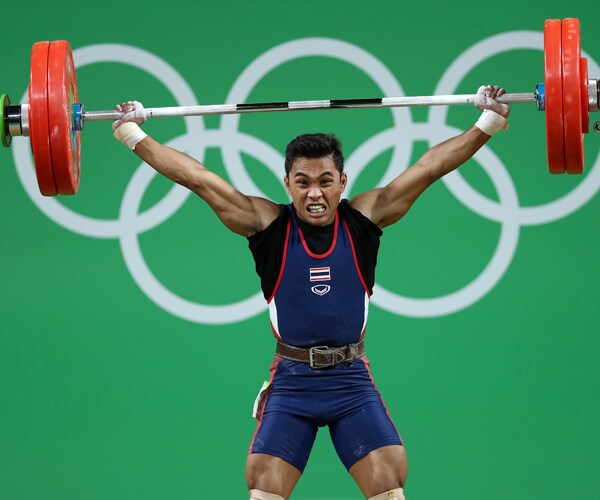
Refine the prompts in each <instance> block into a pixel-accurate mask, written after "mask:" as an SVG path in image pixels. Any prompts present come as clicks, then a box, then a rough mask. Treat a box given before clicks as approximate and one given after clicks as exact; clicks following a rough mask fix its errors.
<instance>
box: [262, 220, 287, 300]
mask: <svg viewBox="0 0 600 500" xmlns="http://www.w3.org/2000/svg"><path fill="white" fill-rule="evenodd" d="M291 227H292V222H291V220H288V223H287V228H286V230H285V243H284V244H283V257H282V258H281V267H280V268H279V276H278V277H277V283H275V288H273V293H272V294H271V296H270V297H269V300H267V304H269V303H270V302H271V301H272V300H273V297H275V294H276V293H277V289H278V288H279V283H281V278H282V277H283V270H284V269H285V260H286V258H287V250H288V242H289V241H290V228H291Z"/></svg>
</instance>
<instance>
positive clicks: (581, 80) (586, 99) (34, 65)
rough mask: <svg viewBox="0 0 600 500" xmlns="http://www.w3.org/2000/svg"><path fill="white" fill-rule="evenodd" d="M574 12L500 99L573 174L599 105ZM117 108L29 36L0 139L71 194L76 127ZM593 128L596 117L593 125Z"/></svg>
mask: <svg viewBox="0 0 600 500" xmlns="http://www.w3.org/2000/svg"><path fill="white" fill-rule="evenodd" d="M580 40H581V37H580V26H579V20H578V19H575V18H567V19H563V20H562V21H561V20H560V19H548V20H546V21H545V23H544V83H539V84H538V85H537V86H536V89H535V92H530V93H514V94H504V95H503V96H501V97H499V98H498V101H499V102H503V103H511V104H512V103H521V102H535V103H536V107H537V109H538V110H540V111H545V113H546V143H547V156H548V169H549V171H550V173H553V174H559V173H565V172H567V173H570V174H581V173H582V172H583V166H584V150H583V134H585V133H588V132H589V128H590V127H589V113H590V112H597V111H598V110H599V100H600V95H599V94H600V92H599V82H598V80H597V79H589V78H588V74H587V60H586V59H585V58H582V57H581V42H580ZM474 100H475V94H461V95H437V96H409V97H380V98H367V99H333V100H315V101H287V102H265V103H248V104H217V105H203V106H177V107H157V108H146V110H145V112H146V117H147V118H159V117H175V116H203V115H225V114H243V113H259V112H273V111H303V110H324V109H350V108H392V107H410V106H449V105H461V104H471V105H472V104H473V103H474ZM122 116H123V113H120V112H117V111H113V110H107V111H86V110H85V109H84V107H83V105H82V104H80V103H79V95H78V88H77V78H76V74H75V64H74V61H73V55H72V51H71V46H70V44H69V42H68V41H66V40H58V41H53V42H47V41H44V42H36V43H35V44H34V45H33V47H32V51H31V65H30V83H29V88H28V102H27V103H25V104H18V105H12V104H11V102H10V98H9V97H8V96H7V95H2V96H0V139H1V142H2V144H3V145H4V146H6V147H9V146H10V144H11V141H12V138H13V137H16V136H29V137H30V142H31V149H32V153H33V157H34V164H35V169H36V176H37V180H38V185H39V188H40V192H41V193H42V194H43V195H44V196H55V195H57V194H76V193H77V191H78V188H79V183H80V177H81V176H80V171H81V169H80V166H81V157H80V151H81V135H80V133H81V131H82V129H83V125H84V123H85V122H88V121H90V122H92V121H101V120H117V119H119V118H121V117H122ZM593 129H594V130H595V131H596V132H600V122H596V123H595V124H594V126H593Z"/></svg>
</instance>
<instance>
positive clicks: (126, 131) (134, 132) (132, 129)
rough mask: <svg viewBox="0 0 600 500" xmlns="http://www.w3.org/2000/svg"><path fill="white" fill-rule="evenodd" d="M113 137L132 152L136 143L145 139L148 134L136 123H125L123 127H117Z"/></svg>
mask: <svg viewBox="0 0 600 500" xmlns="http://www.w3.org/2000/svg"><path fill="white" fill-rule="evenodd" d="M114 136H115V137H116V138H117V139H118V140H119V141H121V142H122V143H123V144H125V146H127V147H128V148H129V149H131V150H132V151H133V150H134V149H135V146H136V145H137V143H138V142H140V141H141V140H142V139H143V138H144V137H147V136H148V134H146V132H144V131H143V130H142V129H141V128H140V127H139V126H138V124H137V123H134V122H125V123H124V124H123V125H121V126H119V127H117V129H116V130H115V132H114Z"/></svg>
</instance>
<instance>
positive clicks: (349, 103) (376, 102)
mask: <svg viewBox="0 0 600 500" xmlns="http://www.w3.org/2000/svg"><path fill="white" fill-rule="evenodd" d="M496 100H497V101H498V102H501V103H515V102H536V101H537V96H536V94H535V93H533V92H530V93H520V94H519V93H513V94H504V95H502V96H500V97H497V98H496ZM474 102H475V94H457V95H438V96H413V97H378V98H373V99H334V100H321V101H289V102H263V103H254V104H215V105H206V106H172V107H162V108H146V109H145V112H146V118H163V117H173V116H202V115H232V114H242V113H261V112H267V111H269V112H270V111H302V110H309V109H349V108H399V107H410V106H451V105H455V104H457V105H458V104H471V105H472V104H474ZM122 117H123V113H121V112H120V111H83V112H82V119H83V121H100V120H118V119H119V118H122Z"/></svg>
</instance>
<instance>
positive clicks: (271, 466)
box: [246, 453, 302, 498]
mask: <svg viewBox="0 0 600 500" xmlns="http://www.w3.org/2000/svg"><path fill="white" fill-rule="evenodd" d="M301 475H302V472H300V471H299V470H298V469H297V468H296V467H294V466H293V465H291V464H289V463H288V462H286V461H285V460H282V459H281V458H279V457H274V456H272V455H266V454H264V453H252V454H250V455H248V460H247V462H246V483H247V484H248V489H249V490H260V491H265V492H269V493H272V494H275V495H279V496H280V497H282V498H288V497H289V496H290V495H291V494H292V490H293V489H294V486H296V483H297V482H298V479H300V476H301Z"/></svg>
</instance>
